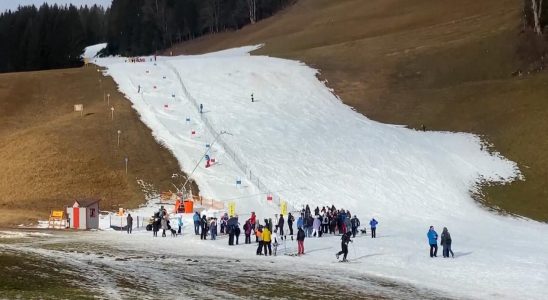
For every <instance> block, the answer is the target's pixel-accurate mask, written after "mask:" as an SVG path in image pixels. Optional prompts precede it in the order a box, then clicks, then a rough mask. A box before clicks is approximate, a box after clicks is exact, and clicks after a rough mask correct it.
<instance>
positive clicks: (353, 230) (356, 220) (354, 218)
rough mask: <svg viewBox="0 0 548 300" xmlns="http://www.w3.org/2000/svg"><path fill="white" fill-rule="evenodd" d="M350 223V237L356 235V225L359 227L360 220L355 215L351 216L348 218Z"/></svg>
mask: <svg viewBox="0 0 548 300" xmlns="http://www.w3.org/2000/svg"><path fill="white" fill-rule="evenodd" d="M350 223H351V224H352V237H354V238H355V237H356V233H357V232H358V227H360V220H359V219H358V217H356V215H354V217H352V220H350Z"/></svg>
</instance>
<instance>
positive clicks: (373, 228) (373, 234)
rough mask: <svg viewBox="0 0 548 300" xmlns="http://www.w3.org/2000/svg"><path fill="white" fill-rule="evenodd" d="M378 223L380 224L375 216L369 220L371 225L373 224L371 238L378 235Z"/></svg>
mask: <svg viewBox="0 0 548 300" xmlns="http://www.w3.org/2000/svg"><path fill="white" fill-rule="evenodd" d="M377 224H379V222H377V220H375V218H373V219H371V221H369V226H371V238H372V239H374V238H376V237H377Z"/></svg>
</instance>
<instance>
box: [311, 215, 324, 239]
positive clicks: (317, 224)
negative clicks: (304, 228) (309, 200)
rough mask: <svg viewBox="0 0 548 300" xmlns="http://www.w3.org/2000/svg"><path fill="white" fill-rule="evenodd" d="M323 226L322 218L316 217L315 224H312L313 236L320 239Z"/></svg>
mask: <svg viewBox="0 0 548 300" xmlns="http://www.w3.org/2000/svg"><path fill="white" fill-rule="evenodd" d="M321 225H322V221H320V216H316V217H315V218H314V223H312V229H313V231H312V236H315V237H320V235H321V234H320V226H321Z"/></svg>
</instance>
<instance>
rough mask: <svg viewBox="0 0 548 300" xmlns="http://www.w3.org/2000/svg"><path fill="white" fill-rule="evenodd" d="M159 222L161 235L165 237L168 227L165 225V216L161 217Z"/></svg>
mask: <svg viewBox="0 0 548 300" xmlns="http://www.w3.org/2000/svg"><path fill="white" fill-rule="evenodd" d="M160 224H162V237H166V230H168V229H169V228H168V227H167V218H166V217H165V216H164V217H162V220H161V221H160Z"/></svg>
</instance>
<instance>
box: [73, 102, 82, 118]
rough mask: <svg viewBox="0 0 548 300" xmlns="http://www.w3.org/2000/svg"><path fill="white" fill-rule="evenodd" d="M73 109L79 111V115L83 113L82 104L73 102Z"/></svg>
mask: <svg viewBox="0 0 548 300" xmlns="http://www.w3.org/2000/svg"><path fill="white" fill-rule="evenodd" d="M74 111H79V112H80V116H83V115H84V104H74Z"/></svg>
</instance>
